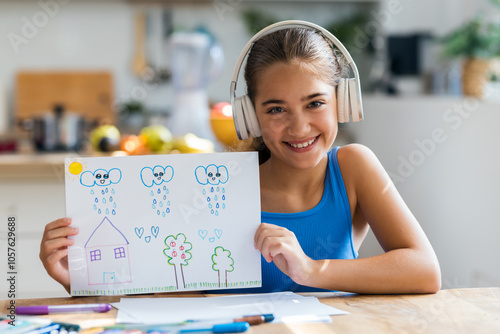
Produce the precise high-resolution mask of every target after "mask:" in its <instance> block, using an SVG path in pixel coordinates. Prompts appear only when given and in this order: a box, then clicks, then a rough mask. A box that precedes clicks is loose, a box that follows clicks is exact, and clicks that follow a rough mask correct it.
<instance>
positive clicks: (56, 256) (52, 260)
mask: <svg viewBox="0 0 500 334" xmlns="http://www.w3.org/2000/svg"><path fill="white" fill-rule="evenodd" d="M68 252H69V251H68V249H67V248H62V249H59V250H58V251H55V252H54V253H52V254H50V255H49V256H48V257H47V261H46V264H47V265H48V268H47V266H46V267H45V268H46V269H47V270H49V269H52V268H53V267H54V265H55V264H57V263H58V262H59V261H60V260H61V259H62V258H63V257H65V256H67V255H68ZM44 264H45V263H44Z"/></svg>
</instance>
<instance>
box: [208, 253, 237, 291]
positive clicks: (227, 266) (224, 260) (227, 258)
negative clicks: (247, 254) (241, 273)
mask: <svg viewBox="0 0 500 334" xmlns="http://www.w3.org/2000/svg"><path fill="white" fill-rule="evenodd" d="M212 263H213V264H212V269H213V270H215V271H217V274H218V278H219V287H220V272H221V271H224V272H225V280H226V287H227V272H228V271H233V270H234V266H233V264H234V261H233V258H232V257H231V251H229V250H227V249H224V248H223V247H221V246H218V247H216V248H215V249H214V254H213V255H212Z"/></svg>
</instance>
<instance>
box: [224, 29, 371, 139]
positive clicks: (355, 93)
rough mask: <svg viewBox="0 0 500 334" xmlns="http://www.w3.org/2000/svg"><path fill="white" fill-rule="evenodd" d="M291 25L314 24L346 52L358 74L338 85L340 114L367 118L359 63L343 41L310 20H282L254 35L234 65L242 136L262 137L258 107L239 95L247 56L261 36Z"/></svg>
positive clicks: (233, 91) (233, 92)
mask: <svg viewBox="0 0 500 334" xmlns="http://www.w3.org/2000/svg"><path fill="white" fill-rule="evenodd" d="M288 28H310V29H311V28H312V29H314V30H317V31H319V32H321V34H323V36H324V37H325V38H327V39H328V40H329V41H331V42H332V43H333V45H335V46H336V47H337V49H339V50H340V52H341V53H342V55H343V56H344V57H345V59H346V60H347V63H348V66H349V67H350V69H351V71H352V73H353V75H354V77H353V78H340V79H339V83H338V86H337V115H338V121H339V122H340V123H345V122H349V120H350V118H351V116H352V120H353V121H354V122H359V121H362V120H363V105H362V102H361V85H360V82H359V73H358V68H357V67H356V64H355V63H354V61H353V60H352V57H351V55H350V54H349V52H348V51H347V49H346V48H345V47H344V45H342V43H340V41H339V40H338V39H337V38H336V37H335V36H333V35H332V34H331V33H330V32H329V31H328V30H326V29H324V28H322V27H320V26H318V25H316V24H313V23H310V22H306V21H296V20H290V21H282V22H278V23H275V24H272V25H270V26H268V27H266V28H264V29H262V30H261V31H259V32H258V33H257V34H256V35H255V36H253V37H252V38H251V39H250V40H249V41H248V43H247V44H246V45H245V47H244V48H243V50H242V51H241V54H240V56H239V57H238V61H237V62H236V66H235V67H234V72H233V78H232V81H231V88H230V94H231V105H232V107H233V120H234V125H235V128H236V133H237V135H238V138H239V139H240V140H244V139H248V138H249V137H253V138H258V137H261V136H262V133H261V131H260V126H259V122H258V121H257V116H256V115H255V109H254V106H253V103H252V101H251V100H250V97H249V96H248V95H243V96H240V97H238V98H237V97H236V82H237V81H238V75H239V73H240V70H241V66H242V64H243V60H244V59H245V57H246V56H247V55H248V53H249V52H250V49H251V48H252V46H253V43H254V42H255V41H256V40H258V39H259V38H261V37H263V36H265V35H269V34H271V33H273V32H276V31H278V30H284V29H288Z"/></svg>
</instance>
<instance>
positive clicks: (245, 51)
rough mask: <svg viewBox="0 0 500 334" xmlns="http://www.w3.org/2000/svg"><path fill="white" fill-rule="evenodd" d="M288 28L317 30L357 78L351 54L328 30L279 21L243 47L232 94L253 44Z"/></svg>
mask: <svg viewBox="0 0 500 334" xmlns="http://www.w3.org/2000/svg"><path fill="white" fill-rule="evenodd" d="M288 28H309V29H315V30H318V31H319V32H321V33H322V34H323V35H324V36H325V37H326V38H327V39H328V40H330V41H331V42H332V43H333V45H335V46H336V47H337V49H339V50H340V52H342V54H343V55H344V57H345V59H346V60H347V63H348V65H349V66H350V67H351V69H352V71H353V73H354V76H355V77H356V78H358V77H359V73H358V68H357V67H356V64H355V63H354V61H353V59H352V57H351V54H350V53H349V51H347V49H346V48H345V46H344V45H343V44H342V43H341V42H340V41H339V40H338V39H337V37H335V36H333V35H332V33H330V32H329V31H328V30H326V29H325V28H323V27H321V26H319V25H317V24H314V23H310V22H307V21H300V20H288V21H281V22H277V23H274V24H271V25H270V26H268V27H266V28H264V29H262V30H261V31H259V32H258V33H257V34H255V35H254V36H253V37H252V38H251V39H250V40H249V41H248V42H247V44H246V45H245V47H244V48H243V50H242V51H241V53H240V56H239V57H238V60H237V61H236V65H235V66H234V71H233V77H232V80H231V88H232V87H233V85H234V92H236V83H237V81H238V76H239V74H240V70H241V65H242V64H243V60H244V59H245V57H246V56H247V54H248V52H249V51H250V49H251V48H252V46H253V43H254V42H255V41H256V40H258V39H259V38H261V37H264V36H266V35H269V34H272V33H273V32H276V31H279V30H284V29H288ZM233 95H234V94H231V96H233Z"/></svg>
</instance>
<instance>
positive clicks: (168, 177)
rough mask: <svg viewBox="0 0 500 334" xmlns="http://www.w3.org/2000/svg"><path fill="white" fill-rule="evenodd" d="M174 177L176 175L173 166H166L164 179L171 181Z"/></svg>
mask: <svg viewBox="0 0 500 334" xmlns="http://www.w3.org/2000/svg"><path fill="white" fill-rule="evenodd" d="M173 177H174V169H173V168H172V166H166V167H165V175H163V181H164V182H169V181H170V180H172V178H173Z"/></svg>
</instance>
